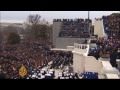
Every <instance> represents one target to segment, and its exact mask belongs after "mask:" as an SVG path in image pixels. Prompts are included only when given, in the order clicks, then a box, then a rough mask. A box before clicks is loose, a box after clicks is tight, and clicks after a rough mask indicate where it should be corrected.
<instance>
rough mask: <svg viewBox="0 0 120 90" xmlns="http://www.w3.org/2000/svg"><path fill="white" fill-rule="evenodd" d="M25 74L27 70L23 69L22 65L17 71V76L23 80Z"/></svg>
mask: <svg viewBox="0 0 120 90" xmlns="http://www.w3.org/2000/svg"><path fill="white" fill-rule="evenodd" d="M26 74H27V69H26V68H25V66H24V65H22V67H21V68H20V69H19V75H20V76H21V77H22V78H24V76H25V75H26Z"/></svg>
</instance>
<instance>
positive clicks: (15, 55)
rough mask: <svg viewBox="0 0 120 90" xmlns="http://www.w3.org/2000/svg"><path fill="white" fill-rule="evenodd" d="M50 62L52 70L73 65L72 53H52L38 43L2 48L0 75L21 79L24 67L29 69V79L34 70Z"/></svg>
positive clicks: (0, 47)
mask: <svg viewBox="0 0 120 90" xmlns="http://www.w3.org/2000/svg"><path fill="white" fill-rule="evenodd" d="M50 61H53V63H52V64H51V66H50V68H51V69H55V68H56V69H57V68H63V67H64V66H65V65H69V64H72V53H71V52H64V51H51V50H50V49H49V47H47V46H42V45H40V44H38V43H22V44H19V45H7V44H4V45H1V46H0V65H1V72H0V73H1V74H4V75H6V78H10V79H19V78H20V75H19V69H20V68H21V66H22V65H24V66H25V67H26V69H27V75H26V77H27V76H29V75H30V74H31V72H32V70H33V69H38V68H43V67H46V66H47V65H48V63H49V62H50Z"/></svg>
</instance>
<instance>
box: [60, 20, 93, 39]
mask: <svg viewBox="0 0 120 90" xmlns="http://www.w3.org/2000/svg"><path fill="white" fill-rule="evenodd" d="M89 23H92V20H90V19H85V20H84V19H75V20H73V19H63V21H62V26H61V30H60V32H59V37H66V38H68V37H69V38H89V37H90V34H89V31H88V29H89V27H90V26H89Z"/></svg>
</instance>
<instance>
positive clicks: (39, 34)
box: [25, 14, 49, 41]
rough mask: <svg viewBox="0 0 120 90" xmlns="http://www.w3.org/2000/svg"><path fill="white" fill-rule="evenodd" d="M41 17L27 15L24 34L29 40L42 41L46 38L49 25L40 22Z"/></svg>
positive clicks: (43, 21)
mask: <svg viewBox="0 0 120 90" xmlns="http://www.w3.org/2000/svg"><path fill="white" fill-rule="evenodd" d="M40 19H41V16H40V15H38V14H36V15H29V16H28V18H27V21H26V22H25V24H26V26H27V27H26V34H27V36H28V38H29V40H43V41H46V40H47V38H48V30H49V23H48V22H46V21H45V19H43V20H40Z"/></svg>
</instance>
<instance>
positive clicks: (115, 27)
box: [103, 13, 120, 39]
mask: <svg viewBox="0 0 120 90" xmlns="http://www.w3.org/2000/svg"><path fill="white" fill-rule="evenodd" d="M103 23H104V27H105V32H106V33H107V35H108V39H120V13H115V14H111V15H109V16H103Z"/></svg>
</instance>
